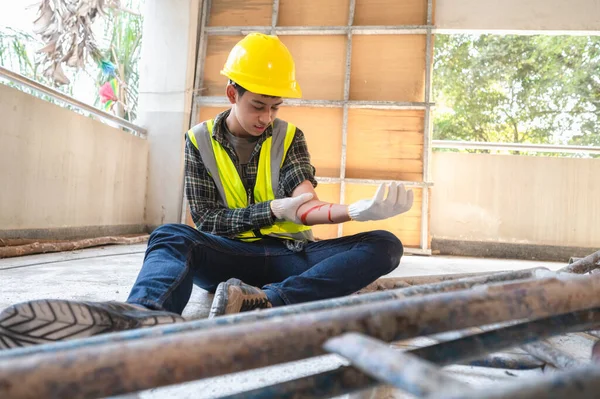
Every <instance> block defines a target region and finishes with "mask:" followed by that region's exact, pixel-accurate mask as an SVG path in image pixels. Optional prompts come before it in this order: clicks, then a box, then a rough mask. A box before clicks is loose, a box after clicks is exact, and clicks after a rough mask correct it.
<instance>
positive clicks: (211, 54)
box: [200, 36, 243, 97]
mask: <svg viewBox="0 0 600 399" xmlns="http://www.w3.org/2000/svg"><path fill="white" fill-rule="evenodd" d="M242 38H243V36H209V37H208V42H207V46H206V58H205V60H204V77H203V78H204V81H203V84H202V87H201V91H200V94H201V95H202V96H219V97H222V96H225V86H227V77H225V76H223V75H221V74H220V71H221V69H223V65H225V61H226V60H227V56H228V55H229V52H230V51H231V49H232V48H233V46H235V44H236V43H237V42H238V41H240V40H241V39H242Z"/></svg>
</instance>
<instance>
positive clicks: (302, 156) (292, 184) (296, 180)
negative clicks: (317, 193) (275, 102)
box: [278, 128, 317, 197]
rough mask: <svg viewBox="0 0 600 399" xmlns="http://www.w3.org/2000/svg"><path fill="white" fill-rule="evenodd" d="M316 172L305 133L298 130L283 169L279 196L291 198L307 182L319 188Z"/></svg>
mask: <svg viewBox="0 0 600 399" xmlns="http://www.w3.org/2000/svg"><path fill="white" fill-rule="evenodd" d="M315 172H316V169H315V167H314V166H313V165H312V164H311V163H310V153H309V152H308V145H307V144H306V138H305V137H304V133H303V132H302V131H301V130H300V129H298V128H296V134H295V135H294V140H292V144H291V145H290V148H289V149H288V152H287V155H286V157H285V161H284V162H283V166H282V167H281V172H280V179H279V182H280V184H279V186H280V187H279V193H278V194H279V195H280V196H285V197H291V195H292V192H293V191H294V190H295V189H296V187H298V185H299V184H300V183H302V182H303V181H305V180H308V181H310V182H311V184H312V185H313V187H317V181H316V180H315Z"/></svg>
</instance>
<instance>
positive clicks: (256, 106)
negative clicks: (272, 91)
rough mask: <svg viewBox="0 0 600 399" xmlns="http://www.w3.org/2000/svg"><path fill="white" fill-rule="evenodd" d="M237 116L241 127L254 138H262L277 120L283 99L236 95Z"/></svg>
mask: <svg viewBox="0 0 600 399" xmlns="http://www.w3.org/2000/svg"><path fill="white" fill-rule="evenodd" d="M235 98H236V100H235V105H236V107H235V114H236V116H237V119H238V122H239V124H240V126H241V127H242V128H243V129H244V130H245V131H246V132H247V133H249V134H250V135H252V136H260V135H261V134H263V132H264V131H265V129H266V128H267V127H268V126H269V125H270V124H271V123H272V122H273V121H274V120H275V117H276V116H277V112H278V111H279V106H280V105H281V103H283V100H282V99H281V97H269V96H263V95H260V94H256V93H252V92H249V91H247V92H245V93H244V94H243V95H242V96H241V97H240V96H239V95H238V94H237V93H235Z"/></svg>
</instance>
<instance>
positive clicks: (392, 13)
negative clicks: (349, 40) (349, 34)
mask: <svg viewBox="0 0 600 399" xmlns="http://www.w3.org/2000/svg"><path fill="white" fill-rule="evenodd" d="M426 22H427V0H402V1H398V0H356V9H355V13H354V25H425V23H426Z"/></svg>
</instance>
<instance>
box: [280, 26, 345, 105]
mask: <svg viewBox="0 0 600 399" xmlns="http://www.w3.org/2000/svg"><path fill="white" fill-rule="evenodd" d="M280 39H281V41H282V42H283V43H284V44H285V45H286V46H287V48H288V49H289V50H290V52H291V53H292V56H293V57H294V61H295V62H296V79H298V82H299V83H300V88H301V89H302V97H303V98H304V99H308V100H342V99H343V97H344V73H345V72H344V71H345V65H346V37H345V36H280Z"/></svg>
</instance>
